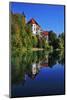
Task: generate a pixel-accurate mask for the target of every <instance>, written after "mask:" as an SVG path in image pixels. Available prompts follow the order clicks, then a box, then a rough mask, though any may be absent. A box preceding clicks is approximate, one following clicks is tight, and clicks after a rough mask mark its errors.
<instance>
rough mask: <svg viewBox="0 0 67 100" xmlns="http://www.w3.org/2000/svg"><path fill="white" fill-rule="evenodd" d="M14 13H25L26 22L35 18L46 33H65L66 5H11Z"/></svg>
mask: <svg viewBox="0 0 67 100" xmlns="http://www.w3.org/2000/svg"><path fill="white" fill-rule="evenodd" d="M10 10H11V11H12V12H13V13H21V14H22V13H23V12H24V13H25V15H26V21H29V20H30V19H31V18H34V19H35V20H36V21H37V23H38V24H39V25H40V26H41V28H42V29H43V30H44V31H50V30H53V31H54V32H55V33H56V34H57V35H59V34H61V33H62V32H64V5H49V4H32V3H20V2H12V3H10Z"/></svg>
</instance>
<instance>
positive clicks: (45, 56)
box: [11, 51, 64, 85]
mask: <svg viewBox="0 0 67 100" xmlns="http://www.w3.org/2000/svg"><path fill="white" fill-rule="evenodd" d="M57 63H59V64H64V52H62V51H54V52H52V53H49V52H48V51H34V52H33V51H28V52H25V53H23V54H22V55H19V56H13V57H12V58H11V82H12V84H20V83H21V82H22V84H23V85H24V83H25V81H26V76H27V75H28V76H29V77H30V78H31V79H35V77H36V76H37V74H38V73H39V71H40V69H41V68H43V67H50V68H52V67H53V66H54V65H55V64H57Z"/></svg>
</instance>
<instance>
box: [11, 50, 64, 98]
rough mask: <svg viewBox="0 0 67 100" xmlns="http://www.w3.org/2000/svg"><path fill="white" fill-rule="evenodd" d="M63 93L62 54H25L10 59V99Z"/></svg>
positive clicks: (57, 52) (40, 52) (41, 52)
mask: <svg viewBox="0 0 67 100" xmlns="http://www.w3.org/2000/svg"><path fill="white" fill-rule="evenodd" d="M64 92H65V91H64V53H63V52H59V51H55V52H52V53H49V52H47V51H36V52H35V51H34V52H26V53H24V54H23V55H22V56H16V57H14V58H13V59H12V65H11V96H12V97H25V96H40V95H57V94H58V95H59V94H64Z"/></svg>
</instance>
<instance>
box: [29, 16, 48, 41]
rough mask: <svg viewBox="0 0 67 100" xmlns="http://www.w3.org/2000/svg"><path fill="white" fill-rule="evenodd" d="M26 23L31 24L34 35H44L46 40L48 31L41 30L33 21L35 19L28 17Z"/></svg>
mask: <svg viewBox="0 0 67 100" xmlns="http://www.w3.org/2000/svg"><path fill="white" fill-rule="evenodd" d="M27 24H30V25H31V29H32V33H33V34H34V35H40V36H42V37H45V38H46V40H48V31H43V29H42V28H41V26H40V25H39V24H38V23H37V22H36V21H35V19H33V18H32V19H30V20H29V21H28V22H27Z"/></svg>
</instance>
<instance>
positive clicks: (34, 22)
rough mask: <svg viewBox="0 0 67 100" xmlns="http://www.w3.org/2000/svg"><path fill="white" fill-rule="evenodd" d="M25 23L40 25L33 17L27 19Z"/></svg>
mask: <svg viewBox="0 0 67 100" xmlns="http://www.w3.org/2000/svg"><path fill="white" fill-rule="evenodd" d="M27 24H36V25H38V26H39V27H40V25H39V24H38V23H37V22H36V21H35V20H34V19H33V18H32V19H31V20H30V21H28V23H27Z"/></svg>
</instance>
